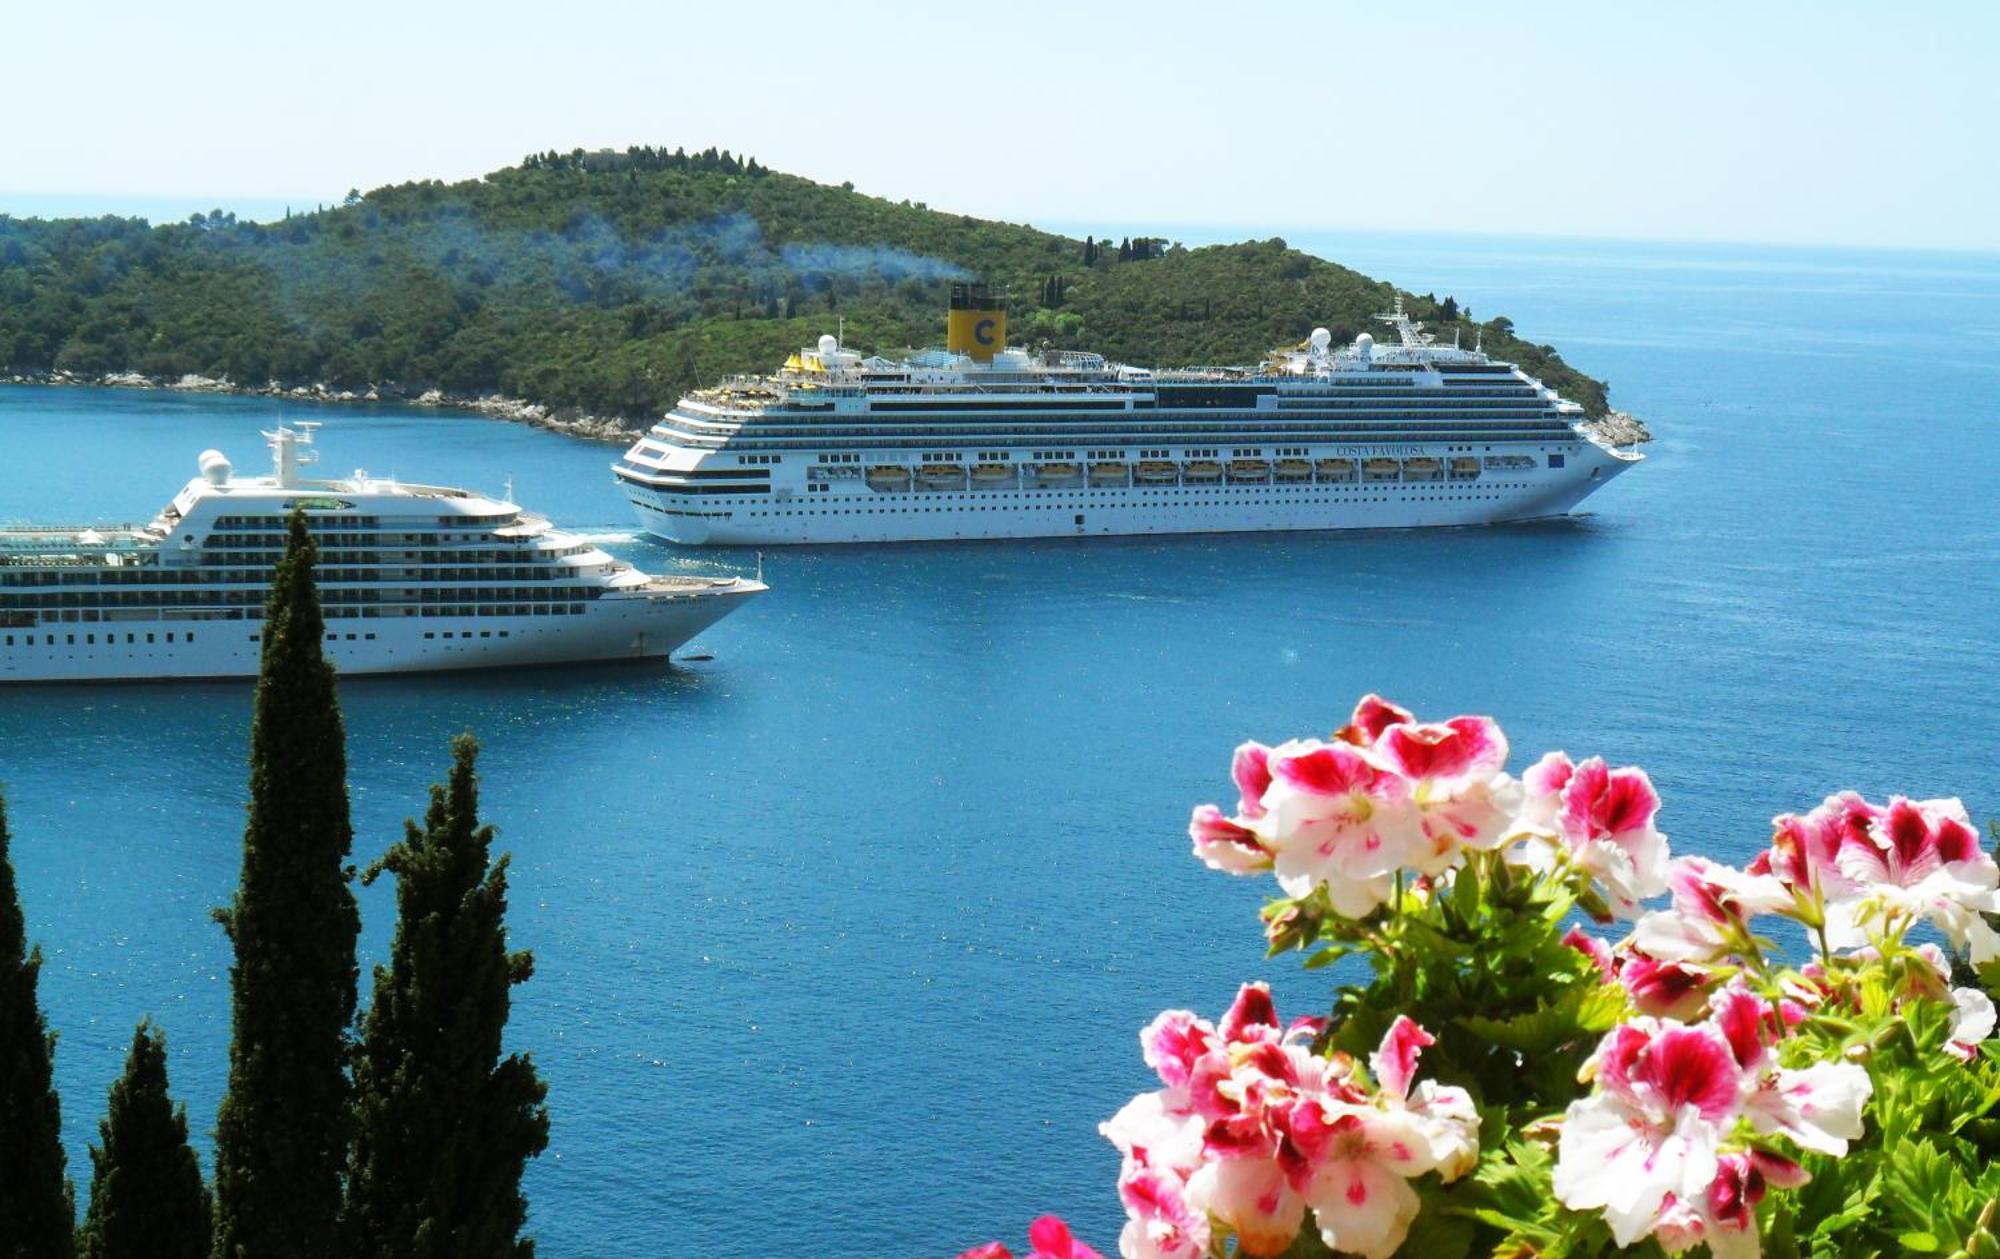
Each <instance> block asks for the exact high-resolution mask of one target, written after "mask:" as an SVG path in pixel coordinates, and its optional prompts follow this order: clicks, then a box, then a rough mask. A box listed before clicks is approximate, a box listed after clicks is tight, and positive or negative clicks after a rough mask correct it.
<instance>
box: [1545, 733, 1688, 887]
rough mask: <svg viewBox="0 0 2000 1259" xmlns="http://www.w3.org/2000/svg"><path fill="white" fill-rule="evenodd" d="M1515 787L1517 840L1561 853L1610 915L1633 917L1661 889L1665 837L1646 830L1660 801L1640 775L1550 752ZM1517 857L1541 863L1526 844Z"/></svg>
mask: <svg viewBox="0 0 2000 1259" xmlns="http://www.w3.org/2000/svg"><path fill="white" fill-rule="evenodd" d="M1521 785H1522V788H1523V790H1524V793H1525V799H1524V801H1523V805H1522V809H1521V814H1520V819H1519V822H1518V823H1517V828H1516V830H1517V835H1518V836H1520V837H1525V838H1529V839H1531V840H1539V841H1540V842H1541V843H1542V844H1546V845H1549V846H1550V847H1551V848H1555V849H1559V850H1561V851H1562V852H1563V853H1564V854H1565V855H1566V857H1567V859H1568V861H1569V863H1570V864H1571V865H1572V866H1573V867H1575V868H1576V869H1578V870H1581V871H1583V872H1584V873H1585V874H1587V875H1589V876H1590V878H1591V879H1592V880H1593V881H1594V882H1595V883H1596V884H1597V886H1598V887H1600V888H1601V889H1603V892H1604V896H1605V900H1606V902H1607V903H1608V905H1609V906H1610V909H1611V912H1612V913H1613V914H1615V915H1617V916H1618V917H1621V918H1633V917H1636V916H1637V915H1638V913H1639V902H1640V901H1642V900H1645V899H1646V898H1647V897H1650V896H1658V895H1659V894H1660V893H1662V892H1664V891H1666V890H1667V837H1666V836H1665V835H1662V834H1661V833H1660V832H1659V830H1658V829H1657V828H1656V827H1655V826H1654V820H1655V819H1656V818H1657V817H1658V815H1659V811H1660V797H1659V793H1658V792H1656V791H1654V790H1653V781H1652V779H1650V778H1648V777H1647V776H1646V772H1645V771H1644V770H1641V769H1633V768H1630V767H1627V768H1624V769H1612V768H1610V767H1609V766H1607V765H1606V764H1605V763H1604V758H1602V757H1598V756H1593V757H1590V758H1589V759H1587V760H1585V761H1583V762H1582V763H1581V764H1577V763H1574V762H1572V761H1571V760H1570V759H1569V757H1568V755H1567V754H1565V753H1562V752H1550V753H1549V754H1548V755H1547V756H1544V757H1543V758H1542V759H1541V760H1539V761H1537V762H1535V764H1534V765H1533V766H1532V767H1530V768H1529V770H1528V772H1527V773H1526V774H1523V775H1522V776H1521ZM1524 855H1525V856H1526V857H1527V859H1528V860H1529V862H1530V863H1531V864H1534V865H1538V866H1539V865H1543V864H1545V863H1544V861H1543V860H1542V857H1543V852H1542V850H1541V849H1539V848H1537V847H1536V845H1535V844H1534V843H1532V842H1531V843H1530V844H1529V846H1528V847H1527V849H1526V850H1525V854H1524Z"/></svg>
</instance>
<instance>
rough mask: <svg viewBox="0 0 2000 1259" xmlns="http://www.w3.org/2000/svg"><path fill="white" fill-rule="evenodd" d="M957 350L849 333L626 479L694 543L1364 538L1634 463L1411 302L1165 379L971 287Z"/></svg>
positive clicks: (800, 358) (660, 524) (659, 428)
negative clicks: (859, 345) (1346, 336)
mask: <svg viewBox="0 0 2000 1259" xmlns="http://www.w3.org/2000/svg"><path fill="white" fill-rule="evenodd" d="M952 306H953V309H952V311H951V316H952V320H953V323H952V331H953V338H952V341H951V342H949V343H948V348H947V349H945V350H931V351H925V352H923V353H921V354H917V355H914V356H912V357H911V358H909V359H906V360H890V359H885V358H878V357H863V356H862V355H860V354H857V353H853V352H851V351H849V350H847V349H845V348H844V347H842V346H841V345H840V344H839V342H838V340H837V339H836V338H834V337H832V336H826V337H822V338H820V343H819V345H818V346H817V347H815V348H810V349H804V350H801V351H800V352H799V353H798V354H796V355H794V356H793V357H792V358H791V360H790V361H788V362H787V363H786V364H785V366H784V368H783V369H782V370H781V371H780V372H779V373H778V374H776V375H774V376H763V377H742V378H736V379H732V380H729V381H726V382H724V383H723V384H722V385H720V386H719V387H716V388H711V389H701V390H697V391H695V392H693V393H690V394H688V395H687V396H686V397H684V398H682V399H681V400H680V402H679V403H678V404H676V405H675V407H674V409H673V410H672V411H671V412H669V413H668V414H667V415H666V416H665V417H664V418H663V419H661V420H660V422H659V423H658V424H655V425H654V426H653V427H652V429H651V430H650V431H649V432H648V433H647V434H646V435H645V436H644V437H642V438H641V439H640V440H639V441H638V442H637V443H636V444H634V445H633V446H632V448H631V449H630V450H628V451H626V452H625V456H624V458H623V459H621V460H620V461H619V462H618V463H617V464H615V465H614V466H613V472H614V474H615V475H616V476H617V478H618V481H619V483H620V484H621V485H622V486H623V488H624V490H625V494H626V497H627V498H629V499H630V500H631V501H632V504H633V506H634V508H635V509H636V510H637V513H638V518H639V521H640V523H641V524H642V525H643V526H644V527H645V528H646V529H647V530H649V531H651V532H652V533H655V534H657V535H659V536H661V537H663V538H666V539H668V540H670V541H674V542H680V543H688V544H704V543H714V544H756V545H766V544H771V543H786V542H801V543H804V542H885V541H912V540H921V539H951V538H1020V537H1047V536H1056V535H1075V534H1126V533H1183V532H1216V531H1235V530H1258V529H1359V528H1385V527H1389V528H1394V527H1407V526H1418V525H1468V524H1485V523H1490V522H1494V521H1503V520H1524V519H1532V518H1536V517H1544V516H1557V515H1562V514H1564V513H1566V512H1569V511H1570V510H1572V509H1573V508H1574V507H1575V506H1576V505H1577V503H1579V502H1580V501H1581V500H1582V499H1583V498H1584V497H1585V496H1586V495H1588V494H1590V493H1591V492H1592V491H1593V490H1595V489H1597V488H1598V487H1599V486H1600V485H1602V484H1603V483H1604V482H1605V481H1607V480H1609V479H1610V478H1611V477H1613V476H1616V475H1617V474H1618V473H1619V472H1622V471H1623V470H1625V469H1626V468H1628V467H1630V466H1631V465H1632V464H1634V463H1636V462H1638V461H1639V459H1640V458H1641V456H1640V455H1639V454H1638V453H1637V452H1636V451H1631V450H1626V449H1620V448H1618V447H1615V446H1614V445H1612V444H1611V442H1610V441H1608V440H1606V439H1605V438H1604V437H1603V436H1601V435H1600V434H1598V433H1597V432H1595V431H1593V429H1592V427H1591V426H1590V424H1589V423H1588V422H1586V419H1585V416H1584V412H1583V408H1582V407H1580V406H1578V405H1577V404H1575V403H1573V402H1569V401H1566V400H1564V399H1562V398H1560V397H1558V396H1557V394H1556V393H1555V391H1554V390H1552V389H1548V388H1545V387H1544V386H1543V385H1542V383H1541V382H1540V381H1538V380H1536V379H1535V378H1533V377H1531V376H1529V375H1528V374H1527V373H1526V372H1524V371H1522V370H1521V369H1520V368H1518V367H1516V366H1514V365H1513V364H1510V363H1504V362H1499V361H1496V360H1494V359H1491V358H1489V357H1488V356H1487V355H1486V354H1484V353H1483V352H1481V350H1480V349H1478V348H1473V349H1463V348H1460V347H1458V346H1456V345H1452V346H1444V345H1439V344H1437V343H1436V342H1435V339H1434V338H1433V337H1432V336H1430V335H1429V334H1427V333H1425V332H1424V331H1423V329H1422V325H1421V324H1418V323H1416V322H1414V321H1413V320H1411V319H1410V318H1409V317H1408V316H1407V315H1405V314H1404V312H1403V309H1402V303H1401V301H1400V300H1398V302H1397V304H1396V308H1395V310H1394V311H1393V312H1392V313H1390V314H1387V315H1384V316H1381V319H1382V320H1383V321H1384V322H1385V323H1387V324H1389V325H1390V326H1391V327H1392V328H1393V329H1394V330H1395V331H1396V333H1397V338H1396V343H1395V344H1390V345H1377V344H1376V343H1375V341H1374V339H1373V338H1372V337H1370V336H1369V335H1368V334H1366V333H1363V334H1361V335H1360V336H1358V337H1356V338H1355V339H1354V341H1353V342H1352V344H1350V345H1347V346H1344V347H1340V348H1335V347H1334V346H1333V344H1332V337H1331V335H1330V334H1329V333H1328V332H1327V330H1326V329H1324V328H1321V329H1316V330H1314V332H1313V334H1312V336H1311V337H1310V338H1309V339H1308V340H1307V341H1305V342H1303V343H1301V344H1300V345H1298V346H1297V347H1294V348H1291V349H1287V350H1283V351H1279V352H1277V353H1275V354H1273V355H1272V356H1271V357H1270V358H1269V359H1268V360H1267V361H1266V362H1265V363H1263V364H1261V365H1260V366H1257V367H1254V368H1213V369H1191V370H1184V371H1148V370H1145V369H1142V368H1134V367H1127V366H1122V365H1119V364H1116V363H1110V362H1107V361H1106V360H1104V359H1103V358H1101V357H1099V356H1097V355H1094V354H1079V353H1073V352H1065V351H1047V352H1043V353H1030V352H1028V351H1025V350H1020V349H1002V348H999V347H1000V346H1003V345H1004V344H1005V342H1004V336H1005V326H1006V325H1005V313H1004V311H1002V310H999V309H998V303H996V302H994V301H992V300H991V299H990V298H988V297H987V296H986V294H985V293H984V292H983V291H981V290H980V289H978V287H977V286H955V287H954V292H953V295H952Z"/></svg>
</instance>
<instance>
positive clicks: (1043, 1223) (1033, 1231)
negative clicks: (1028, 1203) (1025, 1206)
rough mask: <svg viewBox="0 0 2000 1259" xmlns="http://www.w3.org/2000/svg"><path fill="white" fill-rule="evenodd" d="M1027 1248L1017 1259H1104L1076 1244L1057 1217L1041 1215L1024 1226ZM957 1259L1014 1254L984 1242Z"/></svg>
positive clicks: (994, 1258)
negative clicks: (1019, 1258)
mask: <svg viewBox="0 0 2000 1259" xmlns="http://www.w3.org/2000/svg"><path fill="white" fill-rule="evenodd" d="M1028 1245H1029V1247H1030V1249H1029V1251H1028V1253H1027V1254H1025V1255H1023V1256H1022V1257H1021V1259H1104V1256H1102V1255H1100V1254H1098V1253H1097V1252H1096V1251H1095V1250H1093V1249H1091V1248H1090V1247H1089V1246H1086V1245H1084V1244H1083V1243H1082V1242H1080V1241H1078V1240H1077V1239H1076V1237H1075V1235H1074V1234H1072V1233H1071V1232H1070V1229H1069V1225H1068V1224H1065V1223H1064V1222H1063V1220H1062V1218H1061V1217H1060V1216H1054V1215H1044V1216H1042V1217H1041V1218H1039V1219H1037V1220H1036V1221H1035V1222H1034V1223H1033V1224H1030V1225H1028ZM958 1259H1014V1253H1013V1252H1012V1251H1010V1250H1008V1249H1007V1248H1006V1247H1005V1246H1003V1245H1001V1244H1000V1243H999V1242H987V1243H986V1244H985V1245H984V1246H974V1247H973V1248H972V1249H971V1250H968V1251H966V1252H965V1253H964V1254H961V1255H960V1256H959V1257H958Z"/></svg>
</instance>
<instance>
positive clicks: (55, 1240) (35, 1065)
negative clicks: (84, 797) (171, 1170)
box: [0, 799, 76, 1259]
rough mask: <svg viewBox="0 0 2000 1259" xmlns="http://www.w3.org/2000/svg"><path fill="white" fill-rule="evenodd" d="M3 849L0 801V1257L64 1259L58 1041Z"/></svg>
mask: <svg viewBox="0 0 2000 1259" xmlns="http://www.w3.org/2000/svg"><path fill="white" fill-rule="evenodd" d="M7 845H8V837H7V802H6V801H5V800H4V799H0V1257H4V1259H52V1257H53V1259H64V1257H66V1256H67V1255H69V1253H70V1245H71V1243H72V1242H73V1241H74V1240H75V1232H76V1201H75V1197H74V1195H73V1193H72V1191H71V1189H70V1183H69V1180H68V1179H67V1178H66V1177H65V1176H64V1175H63V1148H62V1110H61V1107H60V1106H59V1105H58V1104H57V1102H56V1091H55V1086H54V1085H53V1084H52V1083H51V1082H50V1070H51V1068H52V1067H53V1066H54V1062H55V1050H56V1038H55V1037H54V1036H53V1035H51V1034H50V1032H49V1029H48V1026H47V1025H46V1024H44V1023H43V1022H42V1009H41V1005H40V1004H39V1003H38V1002H37V1001H36V999H35V984H36V980H37V979H38V978H39V977H40V975H41V970H42V951H41V949H40V948H35V949H33V950H30V949H29V948H28V930H27V920H26V919H24V918H23V917H22V916H21V899H20V896H19V894H18V893H17V892H16V891H15V888H14V862H13V859H12V858H11V857H9V855H8V851H7Z"/></svg>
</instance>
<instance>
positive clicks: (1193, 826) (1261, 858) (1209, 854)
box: [1188, 804, 1271, 874]
mask: <svg viewBox="0 0 2000 1259" xmlns="http://www.w3.org/2000/svg"><path fill="white" fill-rule="evenodd" d="M1188 838H1189V839H1192V840H1193V841H1194V855H1195V856H1197V857H1199V858H1201V861H1202V864H1204V865H1206V866H1207V867H1208V868H1209V869H1211V870H1221V871H1224V872H1225V873H1228V874H1260V873H1262V872H1263V871H1265V870H1269V869H1270V868H1271V850H1270V849H1268V848H1266V847H1265V846H1264V841H1263V840H1262V839H1260V838H1258V836H1257V832H1256V830H1255V829H1253V828H1252V827H1250V826H1247V825H1245V824H1244V823H1243V822H1242V821H1240V820H1239V819H1237V818H1232V817H1228V816H1225V815H1224V814H1223V812H1222V810H1221V809H1218V808H1216V807H1215V806H1214V805H1212V804H1198V805H1196V806H1195V810H1194V816H1193V817H1192V818H1190V819H1189V820H1188Z"/></svg>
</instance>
